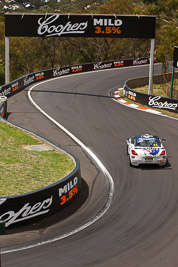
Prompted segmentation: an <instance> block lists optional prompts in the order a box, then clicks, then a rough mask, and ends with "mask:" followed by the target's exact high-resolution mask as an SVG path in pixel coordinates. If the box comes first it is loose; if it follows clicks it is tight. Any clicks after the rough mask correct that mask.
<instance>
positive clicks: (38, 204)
mask: <svg viewBox="0 0 178 267" xmlns="http://www.w3.org/2000/svg"><path fill="white" fill-rule="evenodd" d="M19 128H20V127H19ZM35 136H37V135H35ZM40 139H42V138H41V137H40ZM42 140H43V141H44V142H47V141H46V140H44V139H42ZM48 145H50V146H52V147H53V149H55V150H60V152H61V149H59V148H58V147H57V146H55V145H53V144H51V143H49V142H48ZM65 153H67V152H65ZM67 154H69V153H67ZM69 156H71V157H72V158H73V160H74V161H75V168H74V170H73V171H72V172H71V173H70V174H69V175H67V176H66V177H64V178H63V179H61V180H59V181H58V182H56V183H54V184H51V185H49V186H46V187H43V188H40V189H38V190H35V191H32V192H29V193H25V194H22V195H15V196H7V197H0V221H1V229H2V231H0V233H1V232H4V230H3V225H5V227H6V228H7V227H9V226H16V225H20V224H30V223H33V222H36V221H39V220H41V219H43V218H45V217H47V216H51V215H53V214H55V213H56V212H58V211H59V210H61V209H63V208H64V207H66V206H67V205H68V204H70V203H71V202H72V201H73V200H74V199H75V198H76V197H77V196H78V195H79V193H80V191H81V184H82V178H81V173H80V164H79V161H78V159H76V158H75V157H74V156H72V155H70V154H69Z"/></svg>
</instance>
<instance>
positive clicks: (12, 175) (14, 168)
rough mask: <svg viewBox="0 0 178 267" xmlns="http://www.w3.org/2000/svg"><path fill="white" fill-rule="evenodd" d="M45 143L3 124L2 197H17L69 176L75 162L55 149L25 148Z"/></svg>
mask: <svg viewBox="0 0 178 267" xmlns="http://www.w3.org/2000/svg"><path fill="white" fill-rule="evenodd" d="M39 144H43V142H42V141H41V140H39V139H37V138H35V137H34V136H33V135H30V134H28V133H26V132H24V131H22V130H20V129H18V128H16V127H13V126H11V125H9V124H7V123H4V122H2V121H0V146H1V151H0V196H1V197H2V196H10V195H18V194H23V193H26V192H30V191H33V190H36V189H39V188H41V187H44V186H47V185H49V184H52V183H55V182H57V181H59V180H60V179H62V178H63V177H65V176H66V175H67V174H69V173H70V172H71V171H72V170H73V169H74V168H75V163H74V161H73V159H72V158H71V157H69V156H68V155H66V154H65V153H62V152H57V151H55V150H48V151H41V152H40V151H33V150H27V149H25V148H24V146H27V145H39Z"/></svg>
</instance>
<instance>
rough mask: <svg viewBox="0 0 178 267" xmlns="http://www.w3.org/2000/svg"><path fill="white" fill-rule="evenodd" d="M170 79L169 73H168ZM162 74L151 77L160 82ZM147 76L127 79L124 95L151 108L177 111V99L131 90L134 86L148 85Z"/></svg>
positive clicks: (177, 74)
mask: <svg viewBox="0 0 178 267" xmlns="http://www.w3.org/2000/svg"><path fill="white" fill-rule="evenodd" d="M168 75H169V76H170V79H171V75H170V74H168ZM176 77H178V72H177V73H176ZM161 78H162V76H161V75H157V76H154V78H153V83H155V84H160V83H161V82H162V79H161ZM148 81H149V78H148V77H141V78H134V79H131V80H127V81H126V82H125V84H124V90H123V92H124V95H125V96H126V97H127V98H129V99H131V100H133V101H135V102H137V103H140V104H142V105H146V106H148V107H151V108H157V109H163V110H167V111H170V112H174V113H178V100H177V99H171V98H166V97H161V96H156V95H149V94H144V93H141V92H138V91H135V90H133V89H134V88H137V87H141V86H145V85H148V83H149V82H148Z"/></svg>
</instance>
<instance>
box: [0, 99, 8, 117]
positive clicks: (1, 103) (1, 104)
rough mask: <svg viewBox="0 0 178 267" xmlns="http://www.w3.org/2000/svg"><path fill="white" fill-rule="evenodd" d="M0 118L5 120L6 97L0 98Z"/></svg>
mask: <svg viewBox="0 0 178 267" xmlns="http://www.w3.org/2000/svg"><path fill="white" fill-rule="evenodd" d="M0 116H1V117H4V118H6V116H7V97H6V96H0Z"/></svg>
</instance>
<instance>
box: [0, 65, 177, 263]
mask: <svg viewBox="0 0 178 267" xmlns="http://www.w3.org/2000/svg"><path fill="white" fill-rule="evenodd" d="M157 73H160V65H155V74H157ZM146 75H148V66H142V67H141V66H139V67H130V68H125V69H117V70H109V71H106V70H105V71H100V72H91V73H85V74H80V75H78V74H77V75H73V76H68V77H67V76H66V77H63V78H58V79H55V80H53V81H48V82H45V83H42V84H39V85H38V86H36V87H35V88H34V89H33V91H32V93H31V96H32V98H33V100H34V101H35V102H36V103H37V105H38V106H39V107H40V108H41V109H43V110H44V111H45V112H46V113H47V114H49V115H50V116H51V117H52V118H53V119H54V120H55V121H57V122H58V123H60V124H61V125H63V126H64V127H65V128H66V129H67V130H68V131H69V132H71V133H72V134H74V136H75V137H77V138H78V139H79V140H80V141H81V142H82V143H83V144H85V146H86V147H88V148H89V149H90V151H92V152H93V153H94V155H96V157H97V158H98V159H99V160H100V161H101V162H102V163H103V165H104V166H105V168H106V169H107V170H108V172H109V173H110V175H111V177H112V179H113V182H114V194H113V198H112V202H111V206H110V207H109V209H108V210H107V212H106V213H104V214H103V216H101V217H100V218H99V219H98V220H97V216H98V215H99V214H100V211H102V210H103V208H104V207H105V205H106V203H107V200H108V192H109V190H110V185H109V183H108V180H107V179H106V177H105V175H104V174H103V172H102V170H101V169H100V168H99V167H98V165H97V163H96V161H95V160H94V159H93V158H92V157H91V156H90V155H88V154H87V153H86V151H85V150H84V149H83V148H81V147H80V146H79V145H78V144H77V143H76V142H75V141H74V140H72V139H71V138H70V137H69V136H67V135H66V133H64V132H63V131H62V130H61V129H60V128H58V127H57V126H56V125H55V124H54V123H52V122H51V121H50V120H48V119H47V118H46V117H45V116H44V115H42V114H40V113H39V111H38V110H37V109H36V108H34V107H33V106H32V105H31V104H30V102H29V101H28V99H27V90H25V91H22V92H20V93H18V94H16V95H15V96H13V97H11V98H9V99H8V112H9V118H8V120H9V121H11V122H14V123H16V124H18V125H20V126H23V127H25V128H27V129H30V130H32V131H34V132H36V133H38V134H39V135H41V136H43V137H45V138H48V139H49V140H51V141H52V142H54V143H55V144H58V145H59V146H61V147H62V148H64V149H66V150H67V151H69V152H71V153H72V154H74V155H75V156H76V157H77V158H78V159H79V160H80V162H81V171H82V177H83V180H84V193H83V195H82V196H81V198H82V199H80V200H79V202H80V201H81V202H80V203H78V204H76V205H78V206H77V207H76V210H75V213H74V214H72V212H71V214H70V216H69V217H67V216H66V217H65V216H64V218H63V220H62V221H58V220H57V219H58V218H59V215H56V216H54V217H53V218H51V219H50V220H49V221H45V222H42V223H41V224H39V225H32V226H30V227H29V228H27V227H24V229H23V228H19V229H18V232H17V233H16V234H14V233H13V231H12V230H11V231H9V232H8V233H7V235H6V236H2V237H1V251H2V255H1V267H6V266H8V267H10V266H13V267H22V266H23V267H24V266H26V267H28V266H30V267H31V266H33V267H37V266H50V267H51V266H52V267H53V266H54V267H57V266H63V267H70V266H74V267H80V266H82V267H84V266H92V267H98V266H99V267H100V266H102V267H103V266H104V267H105V266H106V267H108V266H109V267H116V266H117V267H142V266H144V267H145V266H149V267H150V266H151V267H164V266H165V267H173V266H174V267H176V266H178V253H177V247H178V160H177V151H178V142H177V135H178V121H177V120H174V119H171V118H167V117H162V116H158V115H154V114H150V113H146V112H143V111H139V110H134V109H131V108H129V107H126V106H123V105H121V104H119V103H117V102H116V101H114V100H113V99H112V98H111V97H110V92H111V90H114V89H117V88H119V87H122V86H123V83H124V81H125V80H127V79H129V78H132V77H141V76H146ZM140 133H151V134H156V135H159V136H160V137H161V138H165V139H166V140H167V142H166V143H165V147H166V148H167V151H168V156H169V164H168V165H167V166H166V167H164V168H160V167H152V166H148V167H138V168H134V167H130V166H129V161H128V157H127V153H126V143H125V139H126V138H128V137H131V136H133V135H135V134H140ZM74 208H75V207H74ZM61 216H62V215H61ZM93 219H96V221H95V222H94V223H91V224H88V222H92V221H93ZM87 224H88V225H89V226H88V227H85V229H83V230H81V228H80V227H82V225H85V226H86V225H87ZM76 229H78V230H76ZM75 230H76V231H75ZM74 231H75V232H74ZM70 233H72V234H71V235H70ZM64 235H66V237H65V238H63V237H64ZM55 238H56V239H55ZM28 246H31V247H30V248H28ZM16 250H17V251H16Z"/></svg>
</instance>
